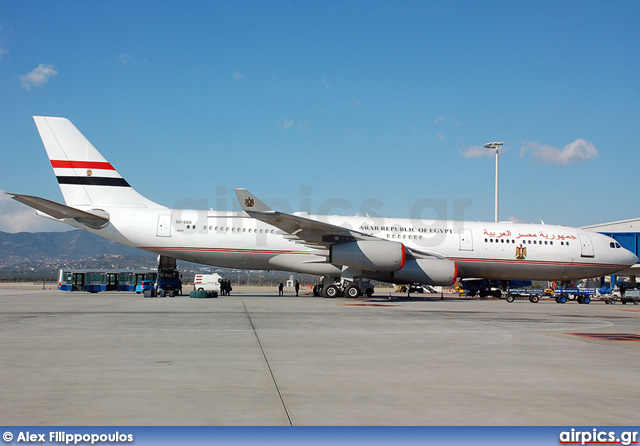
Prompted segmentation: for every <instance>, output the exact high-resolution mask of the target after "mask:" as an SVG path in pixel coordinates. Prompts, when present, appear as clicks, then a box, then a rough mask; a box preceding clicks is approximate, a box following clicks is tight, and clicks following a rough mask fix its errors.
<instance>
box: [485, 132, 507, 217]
mask: <svg viewBox="0 0 640 446" xmlns="http://www.w3.org/2000/svg"><path fill="white" fill-rule="evenodd" d="M502 145H503V143H501V142H488V143H486V144H485V145H484V148H485V149H495V151H496V219H495V221H496V223H498V152H499V151H500V147H501V146H502Z"/></svg>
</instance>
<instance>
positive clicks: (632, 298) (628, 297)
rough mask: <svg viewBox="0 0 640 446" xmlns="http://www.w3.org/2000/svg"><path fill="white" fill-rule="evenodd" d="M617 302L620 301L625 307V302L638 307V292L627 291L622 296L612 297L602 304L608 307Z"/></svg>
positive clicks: (608, 297) (639, 294)
mask: <svg viewBox="0 0 640 446" xmlns="http://www.w3.org/2000/svg"><path fill="white" fill-rule="evenodd" d="M618 301H620V302H621V303H622V305H626V304H627V302H628V303H631V302H633V304H634V305H638V302H640V290H627V291H625V293H624V296H615V295H612V296H607V297H606V298H605V299H604V303H605V304H608V305H614V304H615V303H616V302H618Z"/></svg>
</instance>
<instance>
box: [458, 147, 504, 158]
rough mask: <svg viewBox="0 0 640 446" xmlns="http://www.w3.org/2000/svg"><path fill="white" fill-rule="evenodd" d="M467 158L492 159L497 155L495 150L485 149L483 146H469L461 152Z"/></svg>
mask: <svg viewBox="0 0 640 446" xmlns="http://www.w3.org/2000/svg"><path fill="white" fill-rule="evenodd" d="M461 155H462V156H464V157H465V158H492V157H494V156H495V155H496V152H494V151H493V150H489V149H485V148H484V147H482V146H469V148H468V149H467V150H465V151H464V152H461Z"/></svg>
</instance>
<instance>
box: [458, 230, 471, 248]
mask: <svg viewBox="0 0 640 446" xmlns="http://www.w3.org/2000/svg"><path fill="white" fill-rule="evenodd" d="M458 233H459V234H460V251H473V237H472V235H471V229H460V230H459V231H458Z"/></svg>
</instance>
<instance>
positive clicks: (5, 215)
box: [0, 190, 73, 233]
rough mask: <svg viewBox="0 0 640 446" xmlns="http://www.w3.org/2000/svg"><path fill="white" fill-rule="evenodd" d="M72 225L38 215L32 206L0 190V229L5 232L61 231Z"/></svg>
mask: <svg viewBox="0 0 640 446" xmlns="http://www.w3.org/2000/svg"><path fill="white" fill-rule="evenodd" d="M71 229H73V228H72V227H71V226H68V225H65V224H62V223H57V222H54V221H52V220H48V219H46V218H44V217H40V216H38V215H36V211H35V210H34V209H31V208H30V207H28V206H26V205H24V204H22V203H18V202H17V201H15V200H13V199H12V198H11V197H10V196H9V195H7V194H5V193H4V191H2V190H0V231H3V232H12V233H15V232H59V231H69V230H71Z"/></svg>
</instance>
